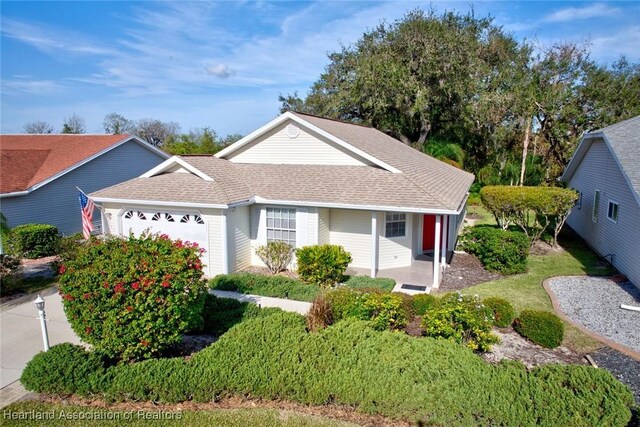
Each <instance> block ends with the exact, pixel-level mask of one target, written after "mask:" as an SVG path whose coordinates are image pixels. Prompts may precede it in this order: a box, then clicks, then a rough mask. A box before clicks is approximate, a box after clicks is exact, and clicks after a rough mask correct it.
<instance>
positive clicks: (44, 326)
mask: <svg viewBox="0 0 640 427" xmlns="http://www.w3.org/2000/svg"><path fill="white" fill-rule="evenodd" d="M34 303H35V304H36V308H37V309H38V313H39V314H40V327H41V328H42V343H43V344H44V351H47V350H49V335H48V334H47V316H46V314H45V313H44V300H43V299H42V297H41V296H40V295H38V298H36V300H35V301H34Z"/></svg>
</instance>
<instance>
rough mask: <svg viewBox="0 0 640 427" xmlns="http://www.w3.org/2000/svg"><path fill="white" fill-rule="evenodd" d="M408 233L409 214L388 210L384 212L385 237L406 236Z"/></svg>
mask: <svg viewBox="0 0 640 427" xmlns="http://www.w3.org/2000/svg"><path fill="white" fill-rule="evenodd" d="M406 233H407V214H404V213H398V212H387V213H385V214H384V237H404V236H406Z"/></svg>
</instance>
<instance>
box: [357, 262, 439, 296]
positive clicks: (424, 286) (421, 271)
mask: <svg viewBox="0 0 640 427" xmlns="http://www.w3.org/2000/svg"><path fill="white" fill-rule="evenodd" d="M347 274H356V275H359V276H368V275H370V274H371V270H369V269H367V268H353V267H349V268H348V269H347ZM377 277H388V278H390V279H394V280H395V281H396V287H395V288H393V291H394V292H404V293H406V294H410V295H413V294H422V293H425V292H426V293H429V292H431V285H432V283H433V256H431V255H420V256H418V257H417V258H416V259H414V260H413V261H412V262H411V265H410V266H408V267H398V268H384V269H380V270H378V274H377Z"/></svg>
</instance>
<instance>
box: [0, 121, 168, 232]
mask: <svg viewBox="0 0 640 427" xmlns="http://www.w3.org/2000/svg"><path fill="white" fill-rule="evenodd" d="M0 156H1V158H0V190H1V191H0V193H1V194H0V211H1V212H2V213H3V214H4V215H5V217H6V218H7V221H8V223H9V226H10V227H15V226H16V225H20V224H28V223H40V224H52V225H55V226H57V227H58V230H59V231H60V232H61V233H63V234H66V235H69V234H73V233H77V232H81V231H82V219H81V216H80V204H79V202H78V190H77V189H76V187H79V188H81V189H82V190H83V191H84V192H86V193H87V194H88V193H89V192H92V191H96V190H99V189H101V188H105V187H108V186H111V185H114V184H117V183H120V182H122V181H126V180H128V179H131V178H134V177H136V176H139V175H140V174H141V173H143V172H145V171H147V170H149V169H150V168H153V167H154V166H157V165H158V164H160V163H162V162H163V161H164V160H166V159H167V158H168V157H169V155H168V154H167V153H165V152H163V151H160V150H158V149H157V148H155V147H153V146H151V145H149V144H148V143H146V142H145V141H143V140H141V139H140V138H137V137H135V136H130V135H86V134H83V135H0ZM94 220H95V222H96V224H95V225H96V228H97V229H98V230H100V227H101V223H100V215H99V214H98V212H97V211H96V212H95V214H94Z"/></svg>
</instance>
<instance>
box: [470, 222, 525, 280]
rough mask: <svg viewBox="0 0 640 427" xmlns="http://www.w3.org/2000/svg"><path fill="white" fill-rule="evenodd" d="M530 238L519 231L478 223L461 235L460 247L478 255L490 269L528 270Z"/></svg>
mask: <svg viewBox="0 0 640 427" xmlns="http://www.w3.org/2000/svg"><path fill="white" fill-rule="evenodd" d="M529 243H530V242H529V239H527V236H525V235H524V234H522V233H520V232H517V231H507V230H501V229H499V228H495V227H491V226H487V225H477V226H475V227H471V228H470V229H469V230H468V231H466V232H465V233H464V234H462V236H460V247H461V248H462V249H463V250H465V251H467V252H469V253H472V254H474V255H475V256H477V257H478V259H479V260H480V262H481V263H482V265H484V267H485V268H486V269H487V270H489V271H494V272H498V273H502V274H516V273H524V272H525V271H527V257H528V256H529V247H530V244H529Z"/></svg>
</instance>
